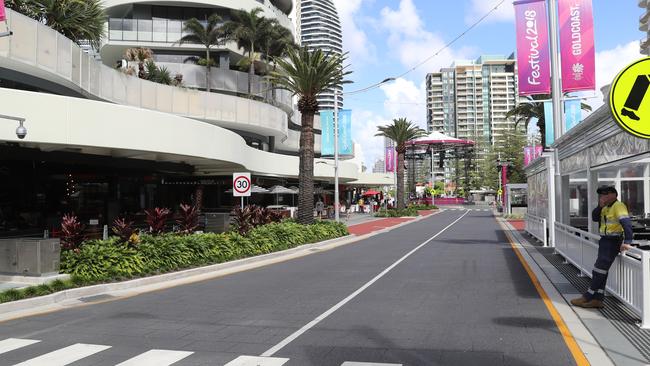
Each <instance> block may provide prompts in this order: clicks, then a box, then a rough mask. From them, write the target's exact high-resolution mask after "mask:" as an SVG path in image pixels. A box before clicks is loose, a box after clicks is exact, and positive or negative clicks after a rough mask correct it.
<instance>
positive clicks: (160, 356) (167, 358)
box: [117, 349, 194, 366]
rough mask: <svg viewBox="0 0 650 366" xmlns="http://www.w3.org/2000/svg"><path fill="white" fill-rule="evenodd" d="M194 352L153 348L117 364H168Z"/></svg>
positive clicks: (144, 365)
mask: <svg viewBox="0 0 650 366" xmlns="http://www.w3.org/2000/svg"><path fill="white" fill-rule="evenodd" d="M192 353H194V352H184V351H168V350H164V349H152V350H151V351H147V352H145V353H143V354H141V355H138V356H135V357H133V358H130V359H128V360H126V361H124V362H122V363H120V364H118V365H117V366H168V365H171V364H173V363H176V362H178V361H180V360H182V359H184V358H185V357H187V356H189V355H191V354H192Z"/></svg>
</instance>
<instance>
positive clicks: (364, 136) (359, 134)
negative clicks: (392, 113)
mask: <svg viewBox="0 0 650 366" xmlns="http://www.w3.org/2000/svg"><path fill="white" fill-rule="evenodd" d="M353 113H354V115H353V121H354V128H353V129H352V131H353V132H352V139H353V140H354V142H355V143H357V144H359V145H360V146H358V147H357V146H356V145H355V155H356V158H357V159H355V161H359V162H360V161H362V162H363V163H364V164H365V165H366V167H369V168H371V167H372V166H373V164H374V162H375V160H376V159H377V158H381V157H382V156H384V138H383V137H377V136H375V134H377V127H378V126H383V125H387V124H389V123H390V120H389V119H387V118H384V117H383V116H381V115H379V114H377V113H375V112H371V111H367V110H355V111H354V112H353Z"/></svg>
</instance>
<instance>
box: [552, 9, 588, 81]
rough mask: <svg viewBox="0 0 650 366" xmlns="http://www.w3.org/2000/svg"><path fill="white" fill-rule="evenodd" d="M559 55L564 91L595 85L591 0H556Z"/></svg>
mask: <svg viewBox="0 0 650 366" xmlns="http://www.w3.org/2000/svg"><path fill="white" fill-rule="evenodd" d="M558 5H559V12H558V19H559V23H560V56H561V58H562V91H563V92H564V93H568V92H573V91H578V90H594V89H595V88H596V76H595V75H596V71H595V70H596V51H595V48H594V17H593V8H592V4H591V0H559V2H558Z"/></svg>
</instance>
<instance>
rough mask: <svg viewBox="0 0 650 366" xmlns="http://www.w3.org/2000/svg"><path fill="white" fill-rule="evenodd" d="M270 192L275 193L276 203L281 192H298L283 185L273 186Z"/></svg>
mask: <svg viewBox="0 0 650 366" xmlns="http://www.w3.org/2000/svg"><path fill="white" fill-rule="evenodd" d="M269 193H271V194H275V204H276V205H277V204H278V197H279V195H281V194H296V192H295V191H293V190H292V189H289V188H287V187H283V186H273V187H271V188H269Z"/></svg>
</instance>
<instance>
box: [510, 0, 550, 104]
mask: <svg viewBox="0 0 650 366" xmlns="http://www.w3.org/2000/svg"><path fill="white" fill-rule="evenodd" d="M514 5H515V23H516V27H517V66H518V69H519V95H533V94H549V93H550V92H551V67H550V52H549V48H548V46H549V44H548V21H547V16H546V1H544V0H521V1H515V3H514Z"/></svg>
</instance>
